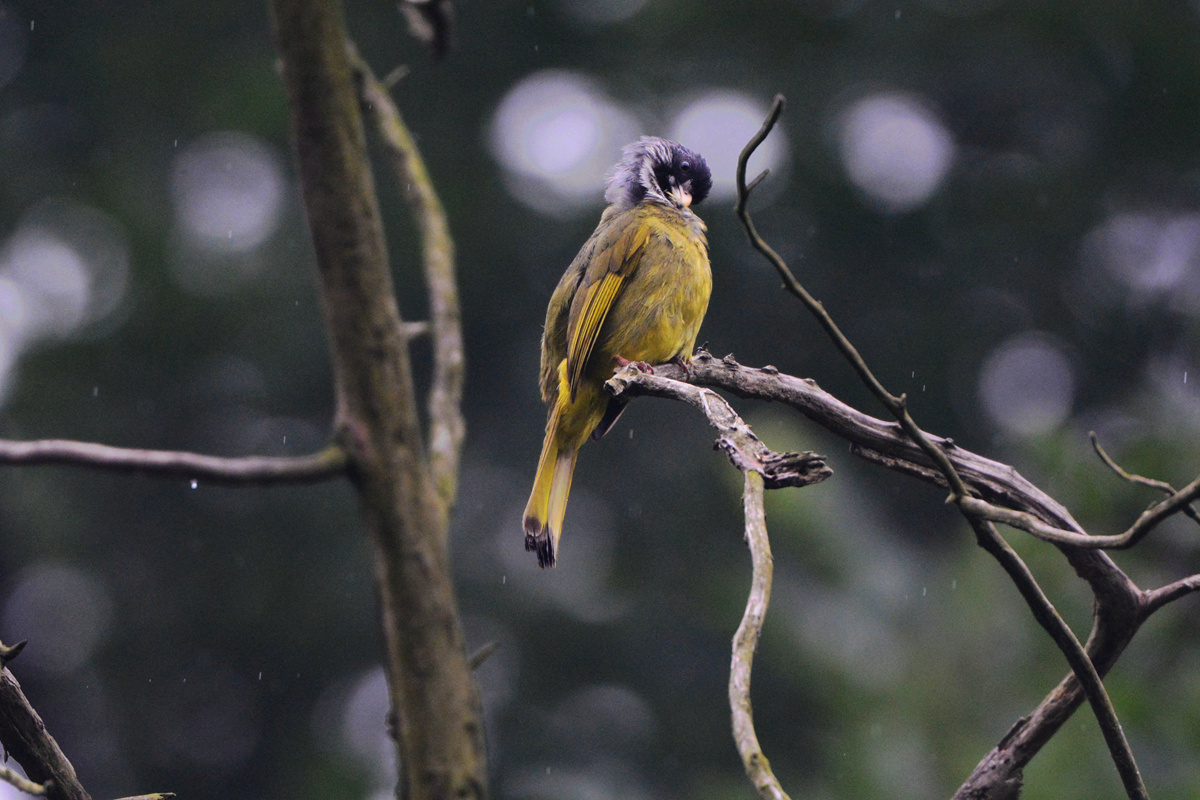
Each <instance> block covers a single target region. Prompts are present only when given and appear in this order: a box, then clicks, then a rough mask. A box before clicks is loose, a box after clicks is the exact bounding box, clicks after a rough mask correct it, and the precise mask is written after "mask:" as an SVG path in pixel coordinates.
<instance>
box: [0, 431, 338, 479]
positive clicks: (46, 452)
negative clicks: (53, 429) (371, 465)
mask: <svg viewBox="0 0 1200 800" xmlns="http://www.w3.org/2000/svg"><path fill="white" fill-rule="evenodd" d="M0 464H26V465H32V464H59V465H69V466H76V467H89V468H92V469H100V470H106V471H110V472H140V473H144V474H147V475H156V476H159V477H164V478H184V479H191V480H195V481H204V482H205V483H212V484H221V485H226V486H230V485H242V484H259V485H266V484H281V483H315V482H317V481H324V480H329V479H330V478H336V477H339V476H341V475H344V474H345V473H346V454H345V452H344V451H343V450H342V449H341V448H340V447H336V446H330V447H327V448H325V449H324V450H322V451H320V452H319V453H313V454H312V455H307V456H294V457H292V456H284V457H273V456H245V457H241V458H222V457H220V456H206V455H201V454H199V453H185V452H182V451H177V450H138V449H134V448H128V447H110V446H109V445H105V444H95V443H93V442H72V441H67V440H64V439H42V440H39V441H33V442H14V441H10V440H0Z"/></svg>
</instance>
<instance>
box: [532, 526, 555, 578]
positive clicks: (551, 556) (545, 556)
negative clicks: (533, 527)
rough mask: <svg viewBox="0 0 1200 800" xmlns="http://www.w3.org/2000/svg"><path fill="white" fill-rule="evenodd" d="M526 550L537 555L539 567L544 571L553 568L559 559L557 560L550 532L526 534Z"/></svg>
mask: <svg viewBox="0 0 1200 800" xmlns="http://www.w3.org/2000/svg"><path fill="white" fill-rule="evenodd" d="M525 550H526V551H530V550H532V551H533V552H534V553H537V560H538V566H539V567H541V568H542V569H545V568H546V567H553V566H554V565H555V564H556V563H557V562H558V559H557V558H555V553H554V542H553V539H552V538H551V536H550V531H549V530H543V531H539V532H538V533H528V532H527V533H526V534H525Z"/></svg>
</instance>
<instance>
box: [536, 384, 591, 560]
mask: <svg viewBox="0 0 1200 800" xmlns="http://www.w3.org/2000/svg"><path fill="white" fill-rule="evenodd" d="M558 415H559V408H558V407H556V408H555V409H554V413H553V414H552V415H551V417H550V421H549V423H548V424H547V425H546V441H545V442H543V443H542V457H541V458H540V459H539V460H538V468H537V477H535V478H534V479H533V491H532V492H531V493H530V495H529V502H528V503H527V504H526V505H525V549H526V550H532V551H533V552H535V553H537V559H538V566H539V567H543V568H545V567H553V566H554V563H555V561H557V559H558V540H559V539H560V538H561V537H562V523H563V517H564V516H566V513H567V495H569V494H570V493H571V476H572V475H573V474H574V473H575V455H576V454H577V453H578V452H579V451H578V450H562V451H560V450H559V447H558V441H557V438H558V436H557V429H558Z"/></svg>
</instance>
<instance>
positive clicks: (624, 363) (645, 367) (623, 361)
mask: <svg viewBox="0 0 1200 800" xmlns="http://www.w3.org/2000/svg"><path fill="white" fill-rule="evenodd" d="M613 361H616V362H617V366H618V367H621V368H624V367H628V366H632V367H633V368H634V369H636V370H637V371H638V372H644V373H646V374H647V375H653V374H654V367H652V366H650V365H649V364H647V363H646V362H645V361H630V360H629V359H628V358H623V357H621V356H613Z"/></svg>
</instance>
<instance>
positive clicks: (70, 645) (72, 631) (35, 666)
mask: <svg viewBox="0 0 1200 800" xmlns="http://www.w3.org/2000/svg"><path fill="white" fill-rule="evenodd" d="M111 621H112V600H111V599H110V598H109V595H108V590H107V589H106V588H105V586H104V585H103V584H102V583H101V582H100V580H99V579H98V578H96V577H95V576H94V575H92V574H91V573H88V572H84V571H83V570H81V569H78V568H76V567H72V566H69V565H67V564H62V563H58V562H44V563H41V564H37V565H35V566H33V567H31V568H29V569H27V570H26V571H25V572H24V573H23V574H22V575H21V577H20V580H19V581H18V583H17V585H16V588H14V589H13V591H12V593H11V594H9V596H8V599H7V601H6V602H5V604H4V630H5V631H6V632H7V633H6V634H5V635H6V637H10V638H11V639H12V640H14V641H15V640H17V639H26V638H33V637H34V636H36V638H37V645H36V646H35V647H29V648H27V649H26V650H25V652H24V653H22V655H21V667H22V668H23V669H29V670H35V671H38V672H42V673H45V674H48V675H54V676H65V675H70V674H72V673H74V672H77V671H78V670H79V669H81V668H82V667H83V666H84V665H86V664H87V663H88V661H90V660H91V658H92V655H93V654H94V653H95V651H96V648H97V647H98V646H99V645H100V643H101V642H102V641H103V640H104V637H105V636H106V635H107V633H108V628H109V624H110V623H111Z"/></svg>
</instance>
